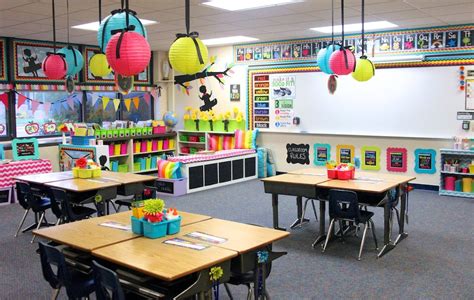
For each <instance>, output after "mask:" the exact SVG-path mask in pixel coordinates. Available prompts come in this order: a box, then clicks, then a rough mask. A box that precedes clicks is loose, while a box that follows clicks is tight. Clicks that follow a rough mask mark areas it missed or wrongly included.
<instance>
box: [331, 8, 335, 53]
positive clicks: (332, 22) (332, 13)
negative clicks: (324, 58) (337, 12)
mask: <svg viewBox="0 0 474 300" xmlns="http://www.w3.org/2000/svg"><path fill="white" fill-rule="evenodd" d="M331 44H332V45H334V0H332V1H331ZM333 47H334V46H333Z"/></svg>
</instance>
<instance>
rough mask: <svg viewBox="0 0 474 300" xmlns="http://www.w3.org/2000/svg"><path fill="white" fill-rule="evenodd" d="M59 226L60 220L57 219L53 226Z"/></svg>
mask: <svg viewBox="0 0 474 300" xmlns="http://www.w3.org/2000/svg"><path fill="white" fill-rule="evenodd" d="M59 224H61V218H58V220H57V221H56V224H54V226H58V225H59Z"/></svg>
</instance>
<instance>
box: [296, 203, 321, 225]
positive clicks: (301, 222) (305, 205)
mask: <svg viewBox="0 0 474 300" xmlns="http://www.w3.org/2000/svg"><path fill="white" fill-rule="evenodd" d="M309 201H311V205H312V206H313V213H314V218H315V219H316V221H318V213H317V212H316V206H315V205H314V201H318V200H317V199H312V198H307V199H306V200H305V202H304V205H303V215H302V216H301V221H300V226H303V222H304V217H305V215H306V207H307V206H308V202H309Z"/></svg>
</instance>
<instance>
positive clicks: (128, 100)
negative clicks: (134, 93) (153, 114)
mask: <svg viewBox="0 0 474 300" xmlns="http://www.w3.org/2000/svg"><path fill="white" fill-rule="evenodd" d="M123 102H124V103H125V107H126V108H127V111H130V104H132V99H131V98H125V99H124V100H123Z"/></svg>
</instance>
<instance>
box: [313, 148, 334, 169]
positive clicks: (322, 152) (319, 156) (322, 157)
mask: <svg viewBox="0 0 474 300" xmlns="http://www.w3.org/2000/svg"><path fill="white" fill-rule="evenodd" d="M329 160H331V145H329V144H314V164H315V165H316V166H324V165H326V162H327V161H329Z"/></svg>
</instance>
